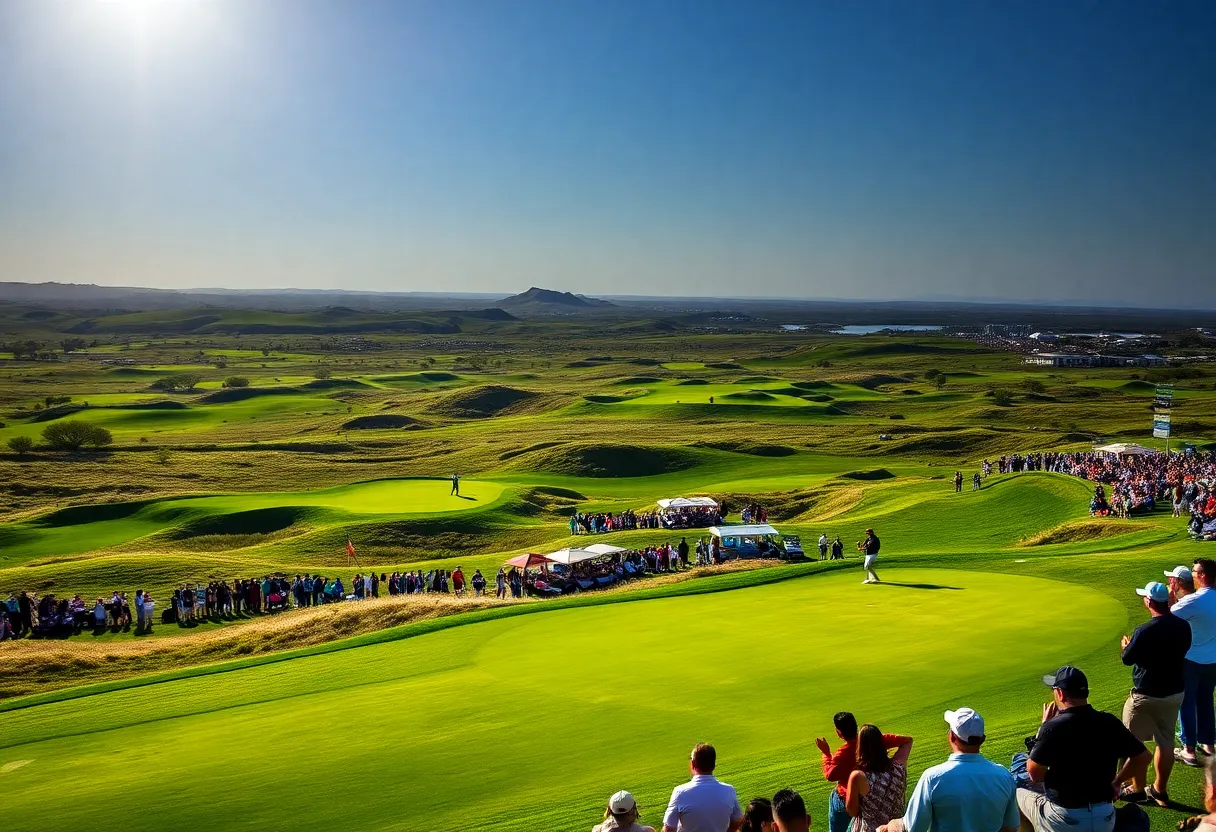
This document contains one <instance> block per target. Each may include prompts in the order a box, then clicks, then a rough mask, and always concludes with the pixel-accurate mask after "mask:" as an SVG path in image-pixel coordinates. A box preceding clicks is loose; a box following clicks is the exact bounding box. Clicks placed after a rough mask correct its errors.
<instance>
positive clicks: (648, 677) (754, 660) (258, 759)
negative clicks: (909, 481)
mask: <svg viewBox="0 0 1216 832" xmlns="http://www.w3.org/2000/svg"><path fill="white" fill-rule="evenodd" d="M884 578H885V579H886V580H887V581H890V582H891V583H890V584H889V585H887V586H877V587H869V586H860V585H859V584H858V579H857V574H856V572H855V571H848V572H844V573H837V574H833V575H830V576H827V577H819V578H810V579H802V580H792V581H785V582H782V583H779V584H776V585H772V586H762V587H755V588H751V589H740V590H736V591H732V592H722V593H715V594H710V595H698V596H693V597H684V598H668V599H661V600H653V601H639V602H636V603H625V604H613V605H607V606H600V607H595V608H590V609H573V610H560V611H552V612H542V613H539V614H534V615H527V616H524V617H519V618H512V619H508V620H502V621H493V622H487V623H483V624H473V625H466V626H463V627H457V628H454V629H450V630H445V631H441V632H438V633H433V634H431V635H425V636H420V637H417V638H413V639H407V640H405V641H397V642H391V643H387V644H380V645H374V646H369V647H363V648H358V649H353V650H347V651H344V652H341V653H336V654H329V655H325V656H318V657H313V658H302V659H296V660H293V661H289V662H286V663H281V664H272V665H267V666H264V667H254V668H250V669H246V670H239V671H233V672H230V673H224V674H220V675H214V676H205V677H200V678H195V679H186V680H182V681H176V682H170V683H165V684H161V685H153V686H150V687H143V688H135V689H131V690H124V691H117V692H113V693H109V694H102V695H97V696H92V697H88V698H85V699H78V700H71V701H67V702H63V703H58V704H49V705H43V706H40V707H36V708H32V709H29V710H24V711H16V712H11V713H8V714H5V715H4V716H3V720H4V729H3V732H2V733H0V767H8V766H13V765H14V764H18V763H20V764H21V765H20V767H14V768H11V769H9V770H8V771H7V773H6V774H4V775H2V776H3V777H4V790H5V807H6V816H7V817H8V818H9V819H10V821H11V822H13V823H15V824H16V825H17V826H18V827H23V826H25V825H27V824H30V825H32V824H33V823H34V821H35V820H36V819H38V818H39V817H44V815H43V814H42V813H43V812H44V811H45V808H46V806H47V805H48V801H49V800H52V799H53V797H54V796H55V795H62V794H64V793H71V794H72V800H71V801H57V803H56V806H57V810H56V812H55V824H54V825H58V826H61V827H62V828H80V827H81V826H83V825H87V824H88V823H89V822H90V819H91V818H96V817H106V816H112V814H113V813H114V812H116V811H118V810H119V806H120V805H124V806H125V805H137V806H139V807H140V811H139V812H138V813H136V814H135V815H134V816H131V817H127V818H126V819H125V821H124V823H126V824H127V825H128V826H131V827H132V828H136V829H149V830H153V829H163V828H166V827H168V826H172V825H173V824H174V823H175V818H176V817H178V816H179V814H180V809H181V806H182V804H183V801H185V803H187V804H193V803H195V802H200V801H201V802H205V803H206V804H207V805H208V806H210V807H211V808H212V810H213V811H215V812H217V813H218V814H219V815H220V816H223V817H237V816H239V817H240V818H241V821H240V822H241V824H242V825H244V824H249V825H253V826H274V825H275V824H276V823H277V822H279V820H281V817H282V815H281V812H282V811H283V807H282V806H280V805H278V804H277V802H276V801H262V800H250V799H249V797H250V796H251V795H275V794H283V795H292V794H312V793H315V790H316V789H317V788H318V784H317V778H318V766H320V767H321V768H322V769H323V770H324V772H325V775H324V777H323V778H322V779H323V781H324V785H323V786H321V787H320V788H321V793H322V794H324V795H326V796H327V797H329V798H332V799H325V800H322V801H319V802H318V805H317V806H316V807H314V810H313V811H309V812H307V813H301V814H300V815H298V816H297V817H295V818H293V821H292V825H293V826H294V827H297V828H317V829H323V828H328V827H332V826H334V825H335V824H341V825H342V826H343V827H344V828H350V829H383V828H397V824H395V823H394V821H393V818H396V817H399V812H398V811H397V808H396V807H399V806H400V800H401V796H402V790H405V793H406V794H408V796H409V797H408V805H409V812H408V820H405V819H403V821H402V824H401V826H400V828H411V829H413V828H427V829H458V828H463V827H467V819H468V818H470V817H476V818H477V819H478V822H477V825H478V826H481V827H487V826H494V827H498V828H504V829H531V828H536V826H537V824H538V823H541V824H542V825H549V826H550V827H551V828H582V827H584V826H590V825H591V824H592V823H593V822H595V820H596V818H595V814H596V812H597V805H598V804H600V803H601V802H602V800H603V799H604V797H605V796H606V795H607V794H608V793H610V792H611V791H613V790H615V789H617V788H629V789H631V790H633V791H634V793H635V794H637V795H638V797H639V800H640V801H641V802H642V805H643V806H644V807H646V808H647V809H648V814H647V819H648V820H649V821H651V822H653V821H654V820H656V819H657V815H658V812H659V811H660V809H661V805H660V804H661V802H662V801H663V800H664V799H665V797H666V793H667V791H668V790H669V789H670V787H671V786H672V785H673V784H674V783H675V782H678V781H679V780H680V779H682V777H683V776H685V774H686V772H684V771H683V768H684V763H683V762H682V760H683V759H684V757H685V755H686V754H687V749H688V747H690V746H691V745H692V744H693V743H694V742H695V741H697V740H699V739H711V740H713V741H714V742H716V743H717V744H718V748H719V754H720V760H721V762H722V765H721V772H722V774H723V776H724V777H725V778H726V779H727V780H729V781H731V782H734V783H735V784H736V785H737V786H739V787H740V789H741V794H742V796H743V797H744V798H746V796H747V795H748V794H750V793H751V792H753V791H755V792H771V791H772V790H773V789H774V788H775V787H776V785H784V784H787V783H789V784H794V785H796V786H798V787H799V788H802V789H805V790H807V791H809V792H812V793H815V794H819V793H821V792H824V789H823V788H822V787H821V785H820V783H819V778H818V776H817V775H814V774H812V773H811V769H810V765H809V763H810V760H811V756H812V754H813V748H812V747H811V744H810V739H811V738H812V737H813V736H814V735H815V734H816V733H823V732H825V731H827V730H828V728H829V727H830V719H831V714H832V713H833V712H834V711H836V710H839V709H841V708H843V707H849V708H853V709H856V710H857V711H858V712H860V713H862V714H864V715H865V718H866V719H869V720H873V721H876V722H878V723H879V724H880V725H882V726H884V727H886V728H890V729H891V730H899V731H908V732H911V733H916V734H917V736H918V737H923V739H922V740H921V743H923V748H921V749H920V751H919V755H918V761H919V762H921V764H927V763H928V762H929V761H931V760H934V759H937V758H940V757H941V756H943V752H942V749H941V748H939V747H937V746H939V745H940V742H935V739H934V738H935V737H937V736H938V735H939V734H940V733H941V730H942V729H941V727H940V725H938V721H939V720H940V710H941V708H942V707H943V706H944V705H951V704H954V705H957V704H963V703H966V704H970V705H973V706H975V707H977V708H979V709H981V710H982V711H983V712H984V713H985V715H986V716H987V717H988V720H989V725H991V726H992V730H991V731H990V733H991V734H992V735H994V736H1003V735H1008V734H1011V733H1016V731H1017V730H1021V729H1022V728H1023V726H1024V724H1025V723H1026V722H1027V720H1028V719H1029V718H1030V717H1032V716H1033V709H1034V704H1033V700H1031V701H1030V702H1026V701H1019V699H1018V698H1017V697H1015V696H1013V695H1011V694H1012V693H1014V692H1016V693H1017V694H1018V695H1019V696H1021V695H1022V692H1023V691H1024V690H1025V689H1026V688H1027V685H1028V682H1033V681H1034V679H1035V676H1036V674H1039V673H1041V672H1043V671H1045V670H1047V669H1050V668H1053V667H1055V666H1056V665H1058V664H1060V663H1062V662H1064V661H1069V660H1080V659H1082V658H1084V657H1085V656H1087V655H1088V654H1090V653H1092V652H1093V651H1094V650H1096V649H1098V648H1099V647H1101V646H1102V645H1104V644H1108V643H1109V642H1111V641H1112V640H1114V639H1117V637H1118V634H1119V633H1120V632H1121V630H1122V628H1123V627H1124V624H1125V621H1126V613H1125V611H1124V608H1123V606H1121V605H1120V604H1117V603H1115V602H1114V601H1112V600H1111V599H1109V598H1107V597H1106V596H1104V595H1102V594H1100V593H1098V592H1095V591H1093V590H1089V589H1085V588H1083V587H1078V586H1074V585H1069V584H1064V583H1056V582H1053V581H1044V580H1041V579H1036V578H1028V577H1015V576H1001V575H993V574H981V573H975V572H966V571H951V570H920V569H916V570H913V569H901V570H887V571H886V574H884ZM1027 619H1030V620H1034V621H1035V622H1036V626H1039V627H1048V628H1050V629H1051V630H1052V632H1053V638H1052V639H1051V640H1049V641H1048V640H1039V639H1027V638H1025V637H1024V636H1025V624H1024V622H1025V621H1026V620H1027ZM930 633H938V634H940V637H937V638H934V637H928V634H930ZM964 633H965V634H966V635H965V636H963V635H962V634H964ZM853 645H858V647H857V648H854V647H853ZM474 692H477V693H474ZM309 726H311V727H312V728H313V729H315V730H316V732H317V735H318V736H317V737H316V739H317V743H319V746H317V745H313V743H311V742H310V741H309V740H308V739H306V736H305V735H307V734H308V733H309ZM234 745H235V747H234ZM111 754H118V755H120V757H119V760H116V761H115V762H114V764H112V765H96V764H94V763H95V761H97V760H99V759H102V760H104V759H108V757H109V755H111ZM271 760H273V764H270V763H269V761H271ZM23 761H25V762H23ZM132 767H133V768H132ZM135 772H138V775H137V776H135V777H132V776H131V775H132V774H133V773H135ZM351 794H358V795H359V796H360V797H359V805H360V811H358V812H354V813H352V812H350V808H349V805H348V801H347V800H346V799H343V798H344V796H346V795H351ZM520 805H526V806H528V807H529V811H528V812H527V813H520V812H519V811H518V807H519V806H520ZM457 810H458V811H457Z"/></svg>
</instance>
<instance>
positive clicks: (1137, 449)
mask: <svg viewBox="0 0 1216 832" xmlns="http://www.w3.org/2000/svg"><path fill="white" fill-rule="evenodd" d="M1094 450H1095V451H1098V452H1099V453H1104V454H1118V455H1119V456H1128V455H1131V456H1145V455H1147V454H1151V453H1154V451H1153V450H1152V449H1150V448H1146V447H1144V446H1143V445H1137V444H1136V443H1135V442H1115V443H1113V444H1111V445H1103V446H1102V447H1100V448H1094Z"/></svg>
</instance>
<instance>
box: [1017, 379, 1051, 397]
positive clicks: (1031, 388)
mask: <svg viewBox="0 0 1216 832" xmlns="http://www.w3.org/2000/svg"><path fill="white" fill-rule="evenodd" d="M1022 386H1023V387H1025V388H1026V390H1027V392H1029V393H1046V392H1047V385H1046V384H1044V383H1043V382H1041V381H1039V380H1038V379H1037V378H1028V379H1026V380H1025V381H1023V382H1022Z"/></svg>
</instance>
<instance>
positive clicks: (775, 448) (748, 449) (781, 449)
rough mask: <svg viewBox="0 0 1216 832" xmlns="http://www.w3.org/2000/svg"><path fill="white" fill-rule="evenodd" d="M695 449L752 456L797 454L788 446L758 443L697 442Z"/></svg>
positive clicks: (795, 450)
mask: <svg viewBox="0 0 1216 832" xmlns="http://www.w3.org/2000/svg"><path fill="white" fill-rule="evenodd" d="M696 447H698V448H713V449H714V450H717V451H729V452H731V453H734V454H750V455H752V456H773V457H777V456H793V455H794V454H796V453H798V451H797V449H795V448H791V447H789V446H788V445H766V444H762V443H758V442H698V443H697V445H696Z"/></svg>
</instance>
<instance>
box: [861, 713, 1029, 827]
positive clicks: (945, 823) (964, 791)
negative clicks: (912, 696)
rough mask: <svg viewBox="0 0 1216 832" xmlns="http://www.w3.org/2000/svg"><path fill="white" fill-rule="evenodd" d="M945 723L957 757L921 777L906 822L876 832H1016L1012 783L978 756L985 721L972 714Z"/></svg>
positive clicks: (899, 820)
mask: <svg viewBox="0 0 1216 832" xmlns="http://www.w3.org/2000/svg"><path fill="white" fill-rule="evenodd" d="M945 717H946V724H947V725H949V726H950V731H949V733H948V734H947V740H948V741H949V743H950V748H951V750H952V752H953V753H952V754H951V755H950V758H949V759H948V760H946V762H944V763H942V764H941V765H937V766H933V767H932V768H930V769H927V770H926V771H925V773H924V774H922V775H921V776H920V782H918V783H917V784H916V790H915V791H913V792H912V799H911V800H909V801H908V809H907V811H906V812H905V813H904V816H903V818H896V819H895V820H893V821H891V822H890V823H889V824H887V825H886V826H880V827H879V828H878V832H998V830H1000V832H1017V829H1018V825H1019V823H1020V822H1021V818H1020V817H1019V816H1018V802H1017V797H1016V790H1015V788H1014V783H1013V777H1012V776H1011V775H1010V774H1009V772H1008V771H1007V770H1006V769H1004V768H1002V767H1001V766H999V765H997V764H996V763H993V762H990V761H989V760H987V759H985V758H984V756H983V755H982V754H981V753H980V746H981V745H983V743H984V718H983V717H982V716H980V715H979V714H977V713H976V712H975V711H973V710H971V709H970V708H959V709H958V710H957V711H946V713H945Z"/></svg>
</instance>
